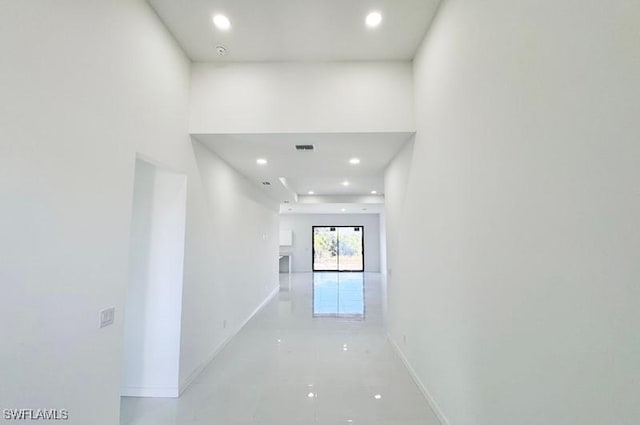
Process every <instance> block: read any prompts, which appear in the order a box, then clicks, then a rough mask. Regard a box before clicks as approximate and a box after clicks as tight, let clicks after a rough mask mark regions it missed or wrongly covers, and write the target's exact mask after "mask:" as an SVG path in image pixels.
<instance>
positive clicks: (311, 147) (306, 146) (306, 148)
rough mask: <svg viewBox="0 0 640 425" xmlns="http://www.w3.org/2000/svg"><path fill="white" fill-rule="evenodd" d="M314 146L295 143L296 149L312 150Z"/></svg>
mask: <svg viewBox="0 0 640 425" xmlns="http://www.w3.org/2000/svg"><path fill="white" fill-rule="evenodd" d="M314 149H315V147H314V146H313V145H296V150H297V151H312V150H314Z"/></svg>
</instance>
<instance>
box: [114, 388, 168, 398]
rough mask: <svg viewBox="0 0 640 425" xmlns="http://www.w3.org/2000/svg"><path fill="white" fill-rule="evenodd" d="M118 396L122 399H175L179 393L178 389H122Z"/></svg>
mask: <svg viewBox="0 0 640 425" xmlns="http://www.w3.org/2000/svg"><path fill="white" fill-rule="evenodd" d="M120 395H121V396H122V397H161V398H177V397H179V395H180V393H179V391H178V387H159V388H155V387H122V388H120Z"/></svg>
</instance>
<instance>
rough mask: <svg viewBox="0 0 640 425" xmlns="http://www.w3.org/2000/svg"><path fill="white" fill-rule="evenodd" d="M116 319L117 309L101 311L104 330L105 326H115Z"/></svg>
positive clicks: (101, 324)
mask: <svg viewBox="0 0 640 425" xmlns="http://www.w3.org/2000/svg"><path fill="white" fill-rule="evenodd" d="M115 317H116V308H115V307H109V308H105V309H104V310H101V311H100V327H101V328H104V327H105V326H109V325H112V324H113V321H114V320H115Z"/></svg>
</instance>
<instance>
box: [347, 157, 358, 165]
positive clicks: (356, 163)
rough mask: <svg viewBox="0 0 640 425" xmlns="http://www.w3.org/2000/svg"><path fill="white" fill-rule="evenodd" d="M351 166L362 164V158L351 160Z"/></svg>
mask: <svg viewBox="0 0 640 425" xmlns="http://www.w3.org/2000/svg"><path fill="white" fill-rule="evenodd" d="M349 164H351V165H358V164H360V158H351V159H350V160H349Z"/></svg>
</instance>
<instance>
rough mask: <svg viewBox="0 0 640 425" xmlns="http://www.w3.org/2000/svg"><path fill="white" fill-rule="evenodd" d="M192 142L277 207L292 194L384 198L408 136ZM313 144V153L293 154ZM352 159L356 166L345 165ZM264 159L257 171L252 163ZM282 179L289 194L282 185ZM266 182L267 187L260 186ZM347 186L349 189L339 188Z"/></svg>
mask: <svg viewBox="0 0 640 425" xmlns="http://www.w3.org/2000/svg"><path fill="white" fill-rule="evenodd" d="M194 137H195V138H196V139H197V140H198V141H200V142H201V143H202V144H204V145H205V146H206V147H208V148H209V149H210V150H212V151H213V152H215V153H216V154H217V155H219V156H220V157H221V158H222V159H224V160H225V161H226V162H227V163H229V164H230V165H231V166H232V167H234V168H235V169H236V170H238V171H239V172H240V173H242V174H244V175H245V176H246V177H247V178H249V180H251V181H253V182H255V184H256V185H258V186H260V187H261V188H263V189H264V190H265V191H266V192H267V193H268V194H269V195H270V196H271V197H272V198H273V199H275V200H277V201H278V202H284V201H285V200H287V201H289V202H295V200H296V196H295V195H296V194H300V195H306V194H307V193H308V191H310V190H312V191H314V192H315V195H368V194H370V193H371V191H372V190H375V191H377V192H378V194H382V193H383V192H384V170H385V168H386V166H387V164H388V163H389V161H391V159H392V158H393V157H394V156H395V154H396V153H397V152H398V151H399V150H400V149H401V148H402V146H403V145H404V144H405V142H406V141H407V140H408V139H409V138H410V137H411V133H331V134H246V135H220V134H205V135H194ZM296 144H313V145H314V146H315V151H313V152H299V151H296V149H295V145H296ZM354 157H357V158H359V159H360V161H361V162H360V164H359V165H351V164H349V159H351V158H354ZM258 158H265V159H267V160H268V164H267V165H264V166H260V165H258V164H256V159H258ZM281 178H284V181H285V182H286V186H287V187H288V190H287V189H286V188H285V187H284V186H283V185H282V183H281ZM264 181H269V182H270V183H271V186H263V185H262V182H264ZM344 181H348V182H349V183H350V184H349V186H343V185H342V184H341V183H342V182H344Z"/></svg>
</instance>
